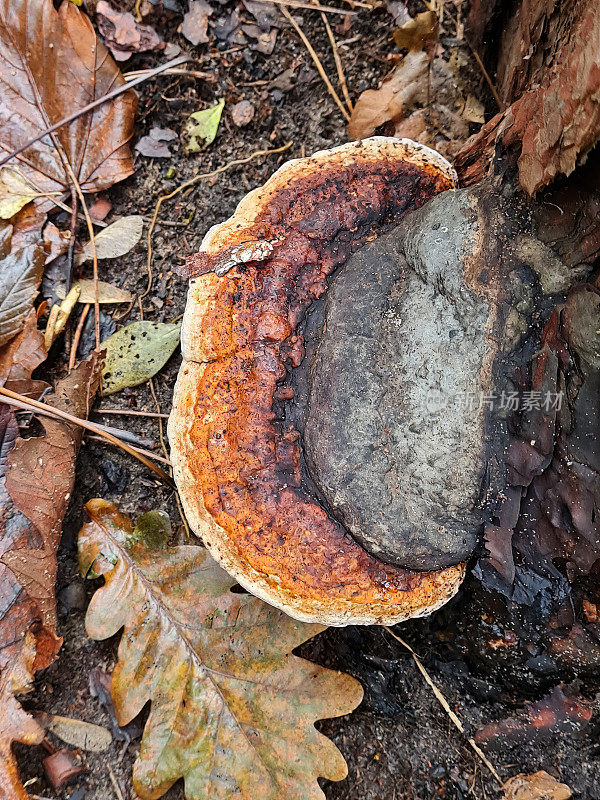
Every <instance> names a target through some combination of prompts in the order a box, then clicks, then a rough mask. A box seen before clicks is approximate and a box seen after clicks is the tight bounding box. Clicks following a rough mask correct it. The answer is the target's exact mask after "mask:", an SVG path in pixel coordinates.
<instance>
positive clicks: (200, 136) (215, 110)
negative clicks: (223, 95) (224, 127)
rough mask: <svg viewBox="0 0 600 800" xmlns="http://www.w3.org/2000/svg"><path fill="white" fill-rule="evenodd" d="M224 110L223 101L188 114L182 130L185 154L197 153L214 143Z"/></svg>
mask: <svg viewBox="0 0 600 800" xmlns="http://www.w3.org/2000/svg"><path fill="white" fill-rule="evenodd" d="M224 108H225V100H219V102H218V103H217V105H216V106H212V107H211V108H205V109H203V110H202V111H194V113H193V114H190V116H189V117H188V119H187V122H186V123H185V128H184V130H183V133H184V137H185V138H186V140H187V142H186V145H185V147H184V149H185V152H186V153H199V152H200V150H203V149H204V148H205V147H208V145H209V144H212V142H214V140H215V137H216V135H217V131H218V129H219V123H220V122H221V114H222V113H223V109H224Z"/></svg>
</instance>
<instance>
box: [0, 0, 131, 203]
mask: <svg viewBox="0 0 600 800" xmlns="http://www.w3.org/2000/svg"><path fill="white" fill-rule="evenodd" d="M0 83H1V84H2V86H3V90H2V93H1V95H0V130H1V132H2V133H1V136H0V155H2V154H8V153H11V152H12V151H13V150H16V149H17V148H19V147H21V146H22V145H24V144H26V143H27V142H28V141H30V140H31V139H32V138H34V137H35V136H36V135H38V134H40V133H42V132H43V131H44V130H46V129H47V128H48V127H49V126H50V125H53V124H54V123H57V122H59V121H60V120H62V119H64V118H65V117H67V116H69V115H70V114H71V113H73V112H74V111H77V110H78V109H80V108H82V107H83V106H85V105H87V104H88V103H89V102H91V101H92V100H95V99H97V98H99V97H102V96H103V95H105V94H107V93H108V92H109V91H111V90H112V89H115V88H116V87H118V86H121V85H123V84H124V78H123V76H122V75H121V73H120V71H119V68H118V67H117V65H116V64H115V62H114V61H113V59H112V58H111V57H110V55H109V54H108V52H107V50H106V48H105V46H104V45H103V44H102V42H101V41H100V40H99V39H98V38H97V36H96V33H95V31H94V28H93V27H92V23H91V22H90V20H89V19H88V17H87V16H86V15H85V14H83V13H82V12H81V11H80V10H79V9H78V8H77V7H76V6H75V5H74V4H73V3H71V2H67V1H66V0H64V2H63V3H62V4H61V6H60V8H59V9H58V10H56V9H55V8H54V4H53V3H52V2H48V1H47V0H0ZM135 108H136V95H135V93H134V92H133V90H131V91H127V92H125V93H124V94H122V95H120V96H119V97H117V98H115V99H114V100H112V101H111V102H108V103H103V104H102V105H100V106H98V107H97V108H95V109H94V110H93V111H90V112H88V113H87V114H84V115H82V116H79V117H78V118H77V119H75V120H74V121H73V122H71V123H69V124H68V125H63V126H62V127H61V128H59V129H58V130H57V131H55V132H54V133H53V134H52V135H51V136H49V135H47V136H44V137H42V138H41V139H40V140H38V141H37V142H35V143H34V144H32V145H31V146H30V147H28V148H27V149H26V150H25V151H24V152H23V153H21V155H20V156H19V159H18V163H19V171H20V172H21V173H22V174H23V176H24V177H25V178H26V180H27V181H29V182H30V183H31V185H32V186H33V187H34V188H35V189H36V190H37V191H38V192H40V193H46V194H48V193H52V192H60V193H62V192H64V191H65V190H67V189H68V188H69V186H70V184H71V180H70V178H69V174H68V170H67V169H66V168H65V165H64V163H63V160H62V158H63V157H66V159H67V161H68V162H69V164H70V165H71V168H72V170H73V172H74V174H75V176H76V177H77V180H78V181H79V183H80V185H81V188H82V189H83V191H84V192H97V191H99V190H100V189H106V188H108V187H109V186H112V185H113V184H114V183H116V182H117V181H120V180H123V178H126V177H127V176H128V175H130V174H131V173H132V172H133V160H132V157H131V153H130V150H129V146H128V144H127V143H128V141H129V139H130V138H131V135H132V133H133V117H134V113H135ZM55 142H58V143H59V144H60V146H61V148H62V151H63V152H64V156H62V155H61V154H60V153H59V151H58V150H57V148H56V146H55ZM39 202H40V203H41V204H42V205H43V206H44V207H45V208H50V201H48V200H42V199H40V200H39Z"/></svg>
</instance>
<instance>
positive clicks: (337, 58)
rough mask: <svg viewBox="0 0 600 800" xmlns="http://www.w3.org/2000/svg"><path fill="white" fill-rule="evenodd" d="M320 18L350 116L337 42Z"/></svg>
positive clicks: (324, 21) (348, 100)
mask: <svg viewBox="0 0 600 800" xmlns="http://www.w3.org/2000/svg"><path fill="white" fill-rule="evenodd" d="M321 17H322V19H323V24H324V25H325V30H326V31H327V36H329V42H330V43H331V49H332V51H333V60H334V61H335V68H336V70H337V74H338V80H339V82H340V86H341V88H342V94H343V95H344V100H345V101H346V105H347V106H348V111H349V112H350V114H352V100H351V99H350V94H349V92H348V84H347V83H346V76H345V74H344V65H343V64H342V59H341V57H340V52H339V50H338V46H337V42H336V40H335V36H334V35H333V31H332V30H331V25H330V24H329V20H328V19H327V16H326V15H325V14H323V13H322V12H321Z"/></svg>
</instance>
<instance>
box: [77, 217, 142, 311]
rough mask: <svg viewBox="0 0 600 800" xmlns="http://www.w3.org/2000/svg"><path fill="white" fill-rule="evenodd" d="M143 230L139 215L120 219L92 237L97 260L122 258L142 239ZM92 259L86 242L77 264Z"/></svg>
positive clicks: (91, 251) (88, 243)
mask: <svg viewBox="0 0 600 800" xmlns="http://www.w3.org/2000/svg"><path fill="white" fill-rule="evenodd" d="M143 228H144V218H143V217H141V216H140V215H139V214H131V215H130V216H128V217H121V219H118V220H117V221H116V222H113V223H112V224H111V225H108V226H107V227H106V228H104V230H102V231H100V233H99V234H98V235H97V236H95V237H94V242H95V244H96V256H97V258H99V259H102V258H119V257H120V256H124V255H125V254H126V253H128V252H129V251H130V250H132V249H133V248H134V247H135V246H136V244H137V243H138V242H139V240H140V239H141V238H142V230H143ZM92 258H93V250H92V244H91V242H87V243H86V244H85V245H84V246H83V250H82V252H81V255H80V256H79V258H78V262H79V263H83V262H84V261H91V260H92ZM86 302H87V301H86ZM92 302H93V301H92Z"/></svg>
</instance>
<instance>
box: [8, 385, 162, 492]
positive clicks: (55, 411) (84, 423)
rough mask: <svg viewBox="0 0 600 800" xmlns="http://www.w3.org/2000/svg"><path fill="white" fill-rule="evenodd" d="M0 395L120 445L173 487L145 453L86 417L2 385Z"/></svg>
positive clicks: (21, 406)
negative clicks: (81, 417)
mask: <svg viewBox="0 0 600 800" xmlns="http://www.w3.org/2000/svg"><path fill="white" fill-rule="evenodd" d="M0 396H1V397H3V398H4V400H3V402H4V403H6V404H7V405H9V406H10V405H12V406H15V407H16V408H22V409H24V410H25V411H36V412H37V411H39V412H42V413H46V414H47V415H49V416H52V417H55V418H57V419H60V420H63V421H64V422H70V423H71V424H72V425H79V427H80V428H84V429H85V430H86V431H90V432H91V433H95V434H97V435H98V436H101V437H102V438H103V439H106V441H107V442H110V443H111V444H114V445H116V446H117V447H120V448H121V450H125V452H126V453H129V455H132V456H133V457H134V458H137V460H138V461H141V462H142V464H144V465H145V466H147V467H148V469H151V470H152V472H154V473H155V474H156V475H158V477H159V478H160V479H161V480H162V481H163V482H164V483H166V484H167V486H170V487H171V488H172V489H174V488H175V484H174V483H173V479H172V478H171V476H170V475H167V473H166V472H165V471H164V470H162V469H161V468H160V467H157V466H156V464H153V463H152V461H150V459H149V458H147V457H146V456H145V455H142V454H141V453H139V452H137V450H136V449H135V448H134V447H131V446H130V445H128V444H125V442H121V441H119V440H118V439H117V438H116V436H112V435H111V434H110V433H106V431H104V430H102V428H99V427H98V426H97V425H95V424H94V423H93V422H90V421H89V420H87V419H80V418H79V417H74V416H73V415H72V414H69V413H68V412H67V411H63V410H62V409H60V408H55V407H54V406H49V405H47V404H46V403H40V402H39V400H33V399H32V398H30V397H25V395H22V394H18V393H17V392H13V391H11V390H10V389H6V388H5V387H4V386H0Z"/></svg>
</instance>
